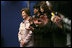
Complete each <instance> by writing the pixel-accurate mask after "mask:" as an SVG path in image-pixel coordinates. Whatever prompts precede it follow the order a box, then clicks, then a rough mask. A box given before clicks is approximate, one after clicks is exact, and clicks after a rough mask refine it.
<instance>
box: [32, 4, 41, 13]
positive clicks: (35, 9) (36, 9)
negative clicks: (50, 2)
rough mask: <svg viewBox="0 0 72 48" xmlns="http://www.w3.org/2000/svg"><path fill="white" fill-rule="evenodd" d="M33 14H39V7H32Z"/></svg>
mask: <svg viewBox="0 0 72 48" xmlns="http://www.w3.org/2000/svg"><path fill="white" fill-rule="evenodd" d="M33 8H34V14H36V13H37V12H39V8H40V6H39V5H38V4H36V5H34V7H33Z"/></svg>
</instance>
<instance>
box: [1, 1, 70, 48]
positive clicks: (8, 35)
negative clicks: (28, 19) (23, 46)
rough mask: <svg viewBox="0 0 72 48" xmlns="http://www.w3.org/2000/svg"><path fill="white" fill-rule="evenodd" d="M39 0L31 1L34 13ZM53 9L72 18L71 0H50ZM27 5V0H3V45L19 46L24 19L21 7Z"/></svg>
mask: <svg viewBox="0 0 72 48" xmlns="http://www.w3.org/2000/svg"><path fill="white" fill-rule="evenodd" d="M38 2H39V1H30V3H29V6H30V7H29V8H30V11H31V15H33V5H34V4H36V3H38ZM50 2H51V3H52V5H53V9H54V10H55V11H57V12H60V13H62V14H64V15H65V16H66V17H68V18H69V19H71V2H70V1H50ZM24 7H27V1H1V46H2V47H19V42H18V31H19V30H18V29H19V24H20V22H21V21H22V20H23V19H22V17H21V9H22V8H24Z"/></svg>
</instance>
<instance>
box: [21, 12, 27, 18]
mask: <svg viewBox="0 0 72 48" xmlns="http://www.w3.org/2000/svg"><path fill="white" fill-rule="evenodd" d="M22 17H23V19H25V18H26V17H27V14H26V13H25V11H22Z"/></svg>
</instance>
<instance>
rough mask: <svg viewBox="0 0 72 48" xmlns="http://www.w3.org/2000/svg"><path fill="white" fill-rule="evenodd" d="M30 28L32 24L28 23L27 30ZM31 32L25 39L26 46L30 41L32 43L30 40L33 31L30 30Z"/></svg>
mask: <svg viewBox="0 0 72 48" xmlns="http://www.w3.org/2000/svg"><path fill="white" fill-rule="evenodd" d="M29 26H30V23H26V27H25V28H26V30H28V29H29ZM28 31H29V33H28V34H27V36H26V37H25V39H24V43H25V44H27V43H28V42H29V41H30V39H31V36H32V31H31V30H28Z"/></svg>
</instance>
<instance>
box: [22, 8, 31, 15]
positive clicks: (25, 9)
mask: <svg viewBox="0 0 72 48" xmlns="http://www.w3.org/2000/svg"><path fill="white" fill-rule="evenodd" d="M22 11H25V13H26V14H27V15H28V16H30V9H29V8H23V9H22V10H21V13H22Z"/></svg>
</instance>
